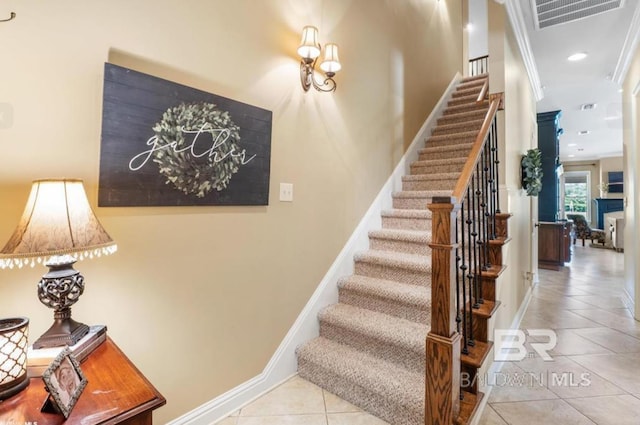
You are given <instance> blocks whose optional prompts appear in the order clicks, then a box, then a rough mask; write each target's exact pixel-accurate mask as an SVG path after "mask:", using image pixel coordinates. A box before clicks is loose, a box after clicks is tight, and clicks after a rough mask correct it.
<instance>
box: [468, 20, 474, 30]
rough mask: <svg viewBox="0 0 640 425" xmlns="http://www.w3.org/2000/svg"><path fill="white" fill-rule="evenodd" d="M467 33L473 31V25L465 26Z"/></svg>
mask: <svg viewBox="0 0 640 425" xmlns="http://www.w3.org/2000/svg"><path fill="white" fill-rule="evenodd" d="M467 31H469V32H471V31H473V24H472V23H471V22H469V23H468V24H467Z"/></svg>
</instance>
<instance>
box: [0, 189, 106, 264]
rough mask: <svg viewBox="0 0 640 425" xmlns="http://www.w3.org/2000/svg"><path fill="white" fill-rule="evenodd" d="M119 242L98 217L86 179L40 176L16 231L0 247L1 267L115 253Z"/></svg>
mask: <svg viewBox="0 0 640 425" xmlns="http://www.w3.org/2000/svg"><path fill="white" fill-rule="evenodd" d="M116 249H117V246H116V244H115V243H114V242H113V240H112V239H111V237H110V236H109V235H108V234H107V232H106V231H105V230H104V228H103V227H102V225H101V224H100V222H99V221H98V219H97V218H96V216H95V214H94V213H93V210H92V209H91V206H90V205H89V202H88V200H87V195H86V194H85V191H84V187H83V185H82V180H78V179H63V180H36V181H34V182H33V185H32V187H31V194H30V195H29V199H28V201H27V205H26V207H25V209H24V212H23V213H22V218H21V219H20V222H19V223H18V226H17V227H16V230H15V231H14V232H13V235H12V236H11V238H10V239H9V241H8V242H7V244H6V245H5V246H4V248H3V249H2V251H0V267H2V268H5V267H13V266H14V265H18V266H22V265H24V264H28V263H30V264H31V265H33V264H34V262H35V261H34V260H37V261H38V262H42V261H47V260H48V259H49V258H50V257H53V256H61V255H65V254H71V255H74V256H77V257H79V258H86V257H93V256H100V255H103V254H105V255H106V254H111V253H113V252H115V251H116Z"/></svg>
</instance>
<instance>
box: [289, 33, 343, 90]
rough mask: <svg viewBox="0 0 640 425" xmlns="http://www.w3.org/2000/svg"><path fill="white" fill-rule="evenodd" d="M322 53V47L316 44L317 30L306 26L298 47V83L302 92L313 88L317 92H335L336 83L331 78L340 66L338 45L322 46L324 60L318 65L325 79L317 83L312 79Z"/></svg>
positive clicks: (328, 44)
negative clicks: (299, 58) (300, 84)
mask: <svg viewBox="0 0 640 425" xmlns="http://www.w3.org/2000/svg"><path fill="white" fill-rule="evenodd" d="M321 52H322V47H321V46H320V43H319V42H318V29H317V28H316V27H313V26H306V27H304V28H303V29H302V41H301V42H300V47H298V55H300V57H301V58H302V59H301V60H300V82H301V83H302V88H303V89H304V91H309V88H311V86H313V87H314V88H315V89H316V90H318V91H323V92H332V91H335V90H336V87H337V85H336V82H335V81H334V80H333V77H334V76H335V75H336V72H338V71H340V69H341V68H342V65H341V64H340V60H339V58H338V45H337V44H334V43H327V44H326V45H325V46H324V60H323V61H322V63H321V64H320V69H322V71H324V73H325V75H326V78H325V79H324V81H322V82H317V81H316V80H315V78H314V75H313V73H314V70H315V67H316V62H317V61H318V57H319V56H320V54H321Z"/></svg>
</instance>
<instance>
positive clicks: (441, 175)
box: [402, 157, 466, 183]
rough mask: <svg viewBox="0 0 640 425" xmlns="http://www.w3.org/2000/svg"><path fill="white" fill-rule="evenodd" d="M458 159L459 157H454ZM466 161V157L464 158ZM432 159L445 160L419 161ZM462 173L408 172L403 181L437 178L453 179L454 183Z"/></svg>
mask: <svg viewBox="0 0 640 425" xmlns="http://www.w3.org/2000/svg"><path fill="white" fill-rule="evenodd" d="M453 159H457V158H452V160H453ZM463 159H464V160H465V161H466V157H465V158H463ZM431 161H434V162H435V161H444V160H441V159H426V160H423V161H418V162H424V163H427V162H431ZM459 176H460V173H433V174H408V175H406V176H402V181H435V180H453V181H454V183H455V182H456V181H457V180H458V177H459Z"/></svg>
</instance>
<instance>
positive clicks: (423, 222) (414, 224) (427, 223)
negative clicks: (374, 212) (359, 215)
mask: <svg viewBox="0 0 640 425" xmlns="http://www.w3.org/2000/svg"><path fill="white" fill-rule="evenodd" d="M431 227H432V223H431V220H429V219H422V218H401V217H382V228H383V229H400V230H431Z"/></svg>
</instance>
